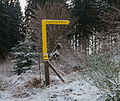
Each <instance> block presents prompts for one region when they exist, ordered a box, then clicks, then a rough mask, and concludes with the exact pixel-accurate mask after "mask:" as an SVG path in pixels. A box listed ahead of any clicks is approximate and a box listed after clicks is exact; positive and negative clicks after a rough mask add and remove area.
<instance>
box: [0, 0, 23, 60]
mask: <svg viewBox="0 0 120 101" xmlns="http://www.w3.org/2000/svg"><path fill="white" fill-rule="evenodd" d="M22 20H23V19H22V12H21V8H20V3H19V1H18V0H14V1H13V0H0V59H5V57H6V56H7V54H8V53H9V51H10V49H11V47H13V46H15V45H16V44H18V41H20V40H21V39H22V38H23V35H22V33H21V22H22Z"/></svg>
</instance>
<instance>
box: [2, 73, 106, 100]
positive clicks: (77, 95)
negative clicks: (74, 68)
mask: <svg viewBox="0 0 120 101" xmlns="http://www.w3.org/2000/svg"><path fill="white" fill-rule="evenodd" d="M38 76H39V75H35V74H32V73H26V74H23V75H21V76H17V75H14V76H12V77H11V78H8V79H6V80H5V81H4V84H5V82H6V85H7V86H5V85H4V86H5V87H6V89H5V90H4V91H0V101H100V99H99V98H100V97H101V94H100V92H99V90H98V89H97V88H96V87H95V86H94V85H92V84H90V83H88V82H86V81H85V80H84V79H83V78H82V77H81V75H79V74H78V73H77V72H73V73H71V74H69V75H66V77H64V79H65V81H66V83H65V84H63V83H62V82H61V81H59V78H57V77H56V76H55V75H53V74H52V75H51V76H50V79H52V80H54V82H56V81H57V83H51V85H50V86H48V87H42V88H39V87H37V88H35V87H34V86H30V85H28V87H26V86H25V85H27V83H28V82H29V81H30V82H32V81H33V80H34V79H33V78H37V79H39V77H38ZM15 94H16V96H13V95H15ZM101 101H104V100H101Z"/></svg>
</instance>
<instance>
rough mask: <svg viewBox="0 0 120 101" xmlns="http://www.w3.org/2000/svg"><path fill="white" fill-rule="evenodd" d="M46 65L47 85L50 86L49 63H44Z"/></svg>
mask: <svg viewBox="0 0 120 101" xmlns="http://www.w3.org/2000/svg"><path fill="white" fill-rule="evenodd" d="M44 64H45V85H46V86H48V85H49V84H50V80H49V64H48V61H44Z"/></svg>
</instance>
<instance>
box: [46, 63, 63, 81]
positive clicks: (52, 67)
mask: <svg viewBox="0 0 120 101" xmlns="http://www.w3.org/2000/svg"><path fill="white" fill-rule="evenodd" d="M48 63H49V66H50V67H51V69H52V70H53V71H54V72H55V74H56V75H57V76H58V77H59V78H60V80H61V81H62V82H63V83H65V81H64V80H63V78H62V77H61V76H60V75H59V74H58V72H57V71H56V70H55V68H54V66H53V65H52V64H51V63H50V61H48Z"/></svg>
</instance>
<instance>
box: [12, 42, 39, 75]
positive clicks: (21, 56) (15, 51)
mask: <svg viewBox="0 0 120 101" xmlns="http://www.w3.org/2000/svg"><path fill="white" fill-rule="evenodd" d="M32 46H33V43H31V42H26V41H25V42H20V43H19V44H18V45H17V46H16V47H13V48H12V52H11V54H12V55H13V58H14V60H13V63H14V65H15V66H14V67H13V68H12V70H13V72H15V74H18V75H20V74H21V73H25V72H26V71H27V70H29V69H30V66H31V65H32V64H34V63H35V57H36V56H37V53H36V52H35V51H34V50H33V48H32Z"/></svg>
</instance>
